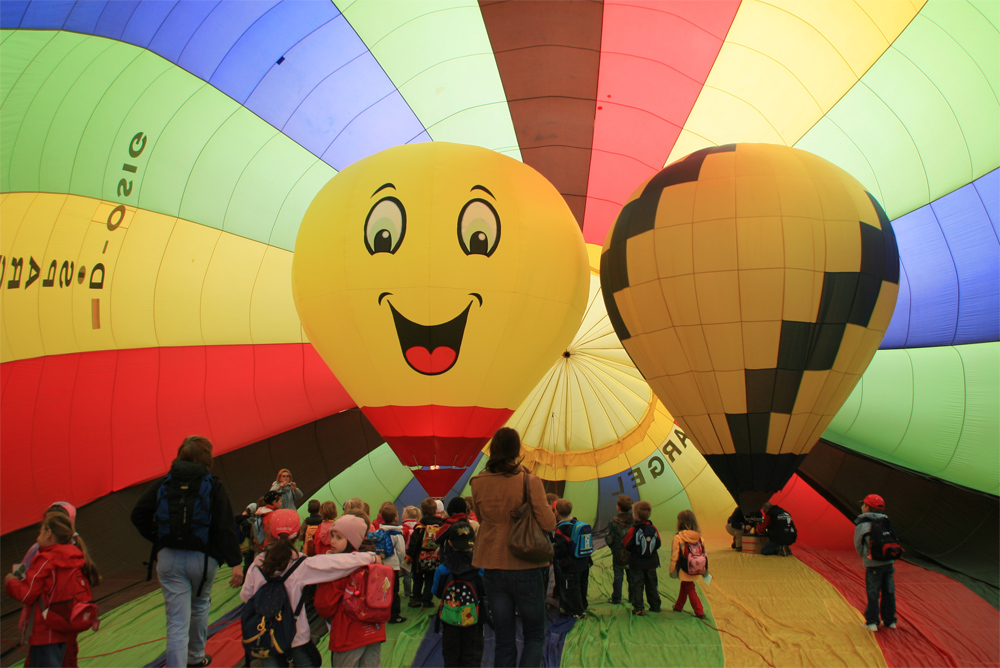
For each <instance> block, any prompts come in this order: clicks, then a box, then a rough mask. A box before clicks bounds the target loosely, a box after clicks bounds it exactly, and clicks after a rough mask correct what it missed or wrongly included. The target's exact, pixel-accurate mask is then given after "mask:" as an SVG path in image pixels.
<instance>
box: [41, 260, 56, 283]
mask: <svg viewBox="0 0 1000 668" xmlns="http://www.w3.org/2000/svg"><path fill="white" fill-rule="evenodd" d="M58 266H59V263H58V262H56V261H55V260H52V263H51V264H49V273H48V274H46V275H45V278H43V279H42V287H43V288H51V287H52V286H53V285H55V284H56V267H58Z"/></svg>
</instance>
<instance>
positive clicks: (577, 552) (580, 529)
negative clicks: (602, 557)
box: [563, 519, 594, 559]
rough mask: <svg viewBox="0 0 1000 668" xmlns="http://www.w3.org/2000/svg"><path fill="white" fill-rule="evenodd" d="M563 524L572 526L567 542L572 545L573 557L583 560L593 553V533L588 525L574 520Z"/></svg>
mask: <svg viewBox="0 0 1000 668" xmlns="http://www.w3.org/2000/svg"><path fill="white" fill-rule="evenodd" d="M563 524H572V525H573V531H572V532H571V533H570V538H569V542H570V543H572V544H573V556H574V557H576V558H577V559H584V558H586V557H589V556H590V555H591V554H593V553H594V533H593V528H591V526H590V525H589V524H587V523H586V522H581V521H580V520H576V519H574V520H571V521H569V522H563Z"/></svg>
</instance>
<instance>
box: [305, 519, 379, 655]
mask: <svg viewBox="0 0 1000 668" xmlns="http://www.w3.org/2000/svg"><path fill="white" fill-rule="evenodd" d="M367 535H368V522H366V521H365V520H363V519H361V518H360V517H357V516H356V515H351V514H345V515H344V516H342V517H341V518H340V519H338V520H337V521H336V522H334V523H333V528H332V529H331V530H330V545H331V550H330V552H331V554H350V553H356V552H358V551H364V550H363V548H365V547H368V546H366V545H365V543H366V542H368V541H366V540H365V536H367ZM368 543H369V545H370V542H368ZM371 554H372V555H373V556H375V558H376V560H377V559H378V556H377V555H375V554H374V551H372V552H371ZM345 584H346V580H337V581H335V582H326V583H324V584H321V585H320V586H319V587H317V589H316V611H317V612H319V614H320V616H321V617H323V618H324V619H328V620H330V624H331V626H330V665H332V666H334V667H335V668H349V667H352V666H379V665H381V662H382V643H384V642H385V625H384V624H370V623H365V622H360V621H358V620H356V619H354V618H353V617H350V616H349V615H347V614H346V613H345V612H344V605H343V603H344V585H345Z"/></svg>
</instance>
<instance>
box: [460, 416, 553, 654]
mask: <svg viewBox="0 0 1000 668" xmlns="http://www.w3.org/2000/svg"><path fill="white" fill-rule="evenodd" d="M524 476H528V490H529V498H530V501H531V509H532V511H533V512H534V514H535V520H536V521H537V522H538V525H539V526H540V527H541V528H542V531H545V532H549V531H552V530H553V529H555V526H556V518H555V516H554V515H553V514H552V509H551V508H549V505H548V504H547V503H546V502H545V489H544V488H543V487H542V481H541V480H540V479H538V478H536V477H535V476H533V475H531V474H530V473H528V471H527V469H525V468H524V467H523V466H521V437H520V436H518V434H517V432H516V431H515V430H513V429H510V428H509V427H502V428H500V429H498V430H497V432H496V433H495V434H494V435H493V441H492V442H491V443H490V458H489V461H487V462H486V469H485V471H484V472H483V473H481V474H479V475H477V476H476V477H474V478H473V479H472V480H471V485H472V500H473V504H474V505H475V508H476V515H477V516H478V518H479V532H478V533H477V534H476V548H475V552H474V554H473V557H472V565H473V566H476V567H477V568H482V569H484V570H485V575H484V578H483V580H484V584H485V589H486V598H487V600H488V601H489V606H490V615H491V616H492V618H493V628H494V629H495V632H496V650H495V654H494V656H493V665H494V666H541V665H542V650H543V648H544V645H545V581H544V577H543V572H547V571H548V568H549V567H548V564H546V565H545V566H541V565H540V564H535V563H531V562H530V561H524V560H522V559H519V558H517V557H515V556H514V555H513V554H512V553H511V551H510V548H509V545H510V531H511V525H512V523H513V520H512V518H511V516H510V511H512V510H514V509H515V508H517V507H518V506H520V505H522V504H523V503H524ZM515 613H516V614H517V615H519V616H520V617H521V627H522V629H523V631H524V649H523V650H522V652H521V661H520V662H518V660H517V645H516V642H515V635H514V615H515Z"/></svg>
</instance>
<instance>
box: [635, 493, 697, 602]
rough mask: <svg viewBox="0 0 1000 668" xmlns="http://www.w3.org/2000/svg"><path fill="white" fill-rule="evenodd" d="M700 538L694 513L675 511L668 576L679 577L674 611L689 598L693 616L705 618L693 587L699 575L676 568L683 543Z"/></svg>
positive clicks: (693, 542) (695, 541)
mask: <svg viewBox="0 0 1000 668" xmlns="http://www.w3.org/2000/svg"><path fill="white" fill-rule="evenodd" d="M636 505H639V504H636ZM700 540H701V529H700V528H699V527H698V519H697V518H696V517H695V516H694V513H693V512H691V511H690V510H682V511H681V512H679V513H677V534H676V535H675V536H674V540H673V543H672V544H671V546H670V577H672V578H678V577H679V578H680V581H681V590H680V593H678V594H677V602H676V603H674V612H681V611H682V610H683V609H684V603H685V602H686V601H687V599H689V598H690V599H691V607H692V608H694V616H695V617H697V618H698V619H705V609H704V608H702V606H701V599H700V598H698V592H697V591H696V590H695V588H694V583H695V582H696V581H698V580H699V579H700V578H701V576H700V575H690V574H689V573H688V572H687V571H685V570H684V569H683V568H681V569H678V568H677V562H678V561H679V560H680V557H681V550H682V549H684V547H685V544H688V545H693V544H695V543H697V542H698V541H700ZM650 606H652V603H650Z"/></svg>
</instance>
